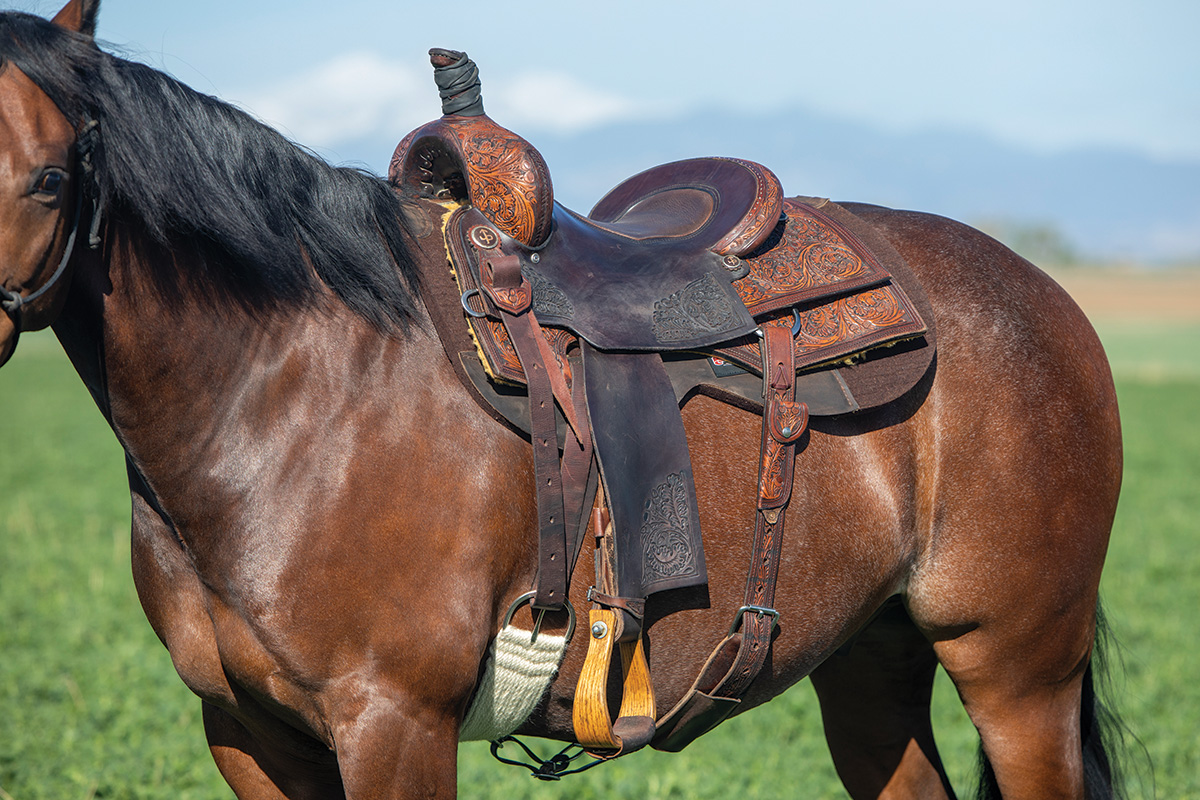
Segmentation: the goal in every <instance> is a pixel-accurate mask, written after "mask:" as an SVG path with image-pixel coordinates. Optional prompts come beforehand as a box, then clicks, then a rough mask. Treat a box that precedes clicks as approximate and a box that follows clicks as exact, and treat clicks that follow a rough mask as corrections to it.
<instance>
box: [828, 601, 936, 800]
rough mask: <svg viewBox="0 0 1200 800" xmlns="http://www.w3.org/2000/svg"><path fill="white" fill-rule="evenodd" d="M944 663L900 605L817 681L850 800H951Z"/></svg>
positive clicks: (835, 760) (834, 660) (833, 751)
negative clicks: (939, 741) (940, 745)
mask: <svg viewBox="0 0 1200 800" xmlns="http://www.w3.org/2000/svg"><path fill="white" fill-rule="evenodd" d="M936 671H937V658H936V656H935V655H934V652H933V648H932V646H930V643H929V640H928V639H926V638H925V636H924V635H923V634H922V633H921V632H920V631H919V630H917V628H916V626H915V625H913V623H912V620H911V619H909V617H908V613H907V612H906V611H905V610H904V608H903V606H901V605H900V604H899V603H888V604H887V605H886V606H885V607H884V610H883V611H882V612H881V613H880V614H879V616H878V617H876V618H875V619H874V620H873V621H872V622H871V623H870V624H869V625H867V627H866V628H864V629H863V630H862V631H861V632H860V633H859V634H858V635H857V636H856V638H855V639H854V641H853V644H852V646H851V647H850V649H849V651H848V652H846V653H844V654H842V653H839V654H836V655H834V656H832V657H830V658H829V659H828V660H827V661H825V663H823V664H822V665H821V666H819V667H817V669H816V670H815V671H814V672H813V673H812V676H811V677H812V683H813V687H814V688H815V689H816V690H817V697H818V699H819V700H820V701H821V718H822V720H823V721H824V723H825V739H826V741H827V742H828V743H829V752H830V754H831V755H832V756H833V763H834V767H836V768H837V772H838V775H839V776H840V777H841V779H842V783H843V784H844V785H845V787H846V791H848V792H849V793H850V796H851V797H854V798H856V800H857V798H939V797H940V798H951V797H953V796H954V792H953V790H952V789H951V788H950V782H949V780H948V779H947V777H946V772H945V770H944V769H943V767H942V760H941V757H940V756H939V755H938V752H937V747H936V746H935V745H934V741H933V728H932V727H931V726H930V721H929V700H930V696H931V695H932V692H933V676H934V673H935V672H936Z"/></svg>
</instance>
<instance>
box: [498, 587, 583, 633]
mask: <svg viewBox="0 0 1200 800" xmlns="http://www.w3.org/2000/svg"><path fill="white" fill-rule="evenodd" d="M536 596H537V592H526V593H525V594H523V595H521V596H520V597H518V598H517V599H516V600H513V602H512V605H511V606H509V607H508V613H507V614H505V615H504V624H503V625H501V626H500V627H502V628H507V627H508V625H509V623H510V622H512V618H513V614H516V613H517V609H518V608H520V607H521V606H523V605H525V604H526V603H528V602H530V601H531V600H533V598H534V597H536ZM563 607H564V608H563V609H561V610H565V611H566V612H567V637H566V638H567V641H568V642H569V641H571V637H572V636H574V635H575V606H573V605H571V602H570V601H569V600H568V601H567V602H565V603H563ZM534 610H535V611H537V612H538V615H537V620H536V621H535V622H534V625H533V636H532V637H530V641H534V642H536V641H537V636H538V632H539V631H540V630H541V629H542V618H543V617H545V616H546V611H548V610H549V609H545V608H537V609H534Z"/></svg>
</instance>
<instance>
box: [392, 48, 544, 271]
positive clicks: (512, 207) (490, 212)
mask: <svg viewBox="0 0 1200 800" xmlns="http://www.w3.org/2000/svg"><path fill="white" fill-rule="evenodd" d="M430 61H431V62H432V63H433V65H434V79H435V81H436V82H437V84H438V91H439V93H440V94H441V97H442V110H443V112H445V113H444V115H443V116H442V118H441V119H438V120H434V121H433V122H430V123H428V124H427V125H423V126H421V127H420V128H417V129H416V130H415V131H413V132H412V133H410V134H409V135H408V136H406V137H404V140H403V141H402V142H400V145H399V146H398V147H397V148H396V152H395V154H394V155H393V156H392V163H391V168H390V169H389V170H388V178H389V179H390V180H391V182H392V185H393V186H395V187H396V188H398V189H401V190H404V191H410V192H413V193H416V194H421V195H424V196H426V197H436V198H442V199H447V200H456V201H458V202H460V203H469V204H470V205H472V206H474V207H475V208H478V209H479V210H480V211H481V212H482V213H483V215H484V216H485V217H487V218H488V220H489V221H490V222H492V223H493V224H494V225H495V226H496V227H497V228H499V229H500V230H502V231H503V232H504V233H506V234H508V235H509V236H511V237H512V238H514V239H516V240H517V241H519V242H521V243H522V244H525V245H527V246H529V247H537V246H539V245H541V244H542V243H543V242H545V241H546V237H548V236H549V235H550V230H551V228H552V227H553V212H554V187H553V185H552V184H551V182H550V170H549V169H548V168H547V167H546V161H545V159H543V158H542V155H541V153H539V152H538V151H537V150H536V149H535V148H534V146H533V145H531V144H530V143H529V142H527V141H526V140H525V139H523V138H521V137H520V136H518V135H517V134H515V133H513V132H512V131H510V130H508V129H507V128H503V127H501V126H499V125H497V124H496V123H495V122H493V121H492V119H491V118H490V117H488V116H487V115H486V114H484V113H483V99H482V96H481V94H480V89H479V77H478V75H479V72H478V69H476V67H475V63H474V62H473V61H471V59H469V58H467V55H466V53H459V52H457V51H454V50H439V49H435V50H431V51H430Z"/></svg>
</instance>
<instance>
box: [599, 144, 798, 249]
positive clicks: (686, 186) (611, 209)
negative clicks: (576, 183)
mask: <svg viewBox="0 0 1200 800" xmlns="http://www.w3.org/2000/svg"><path fill="white" fill-rule="evenodd" d="M703 195H707V196H708V197H707V199H705V198H704V197H703ZM782 206H783V189H782V188H781V187H780V185H779V179H778V178H776V177H775V174H774V173H773V172H771V170H769V169H767V168H766V167H764V166H763V165H761V164H756V163H754V162H753V161H743V160H742V159H738V158H693V159H688V160H686V161H675V162H673V163H670V164H662V165H660V166H657V167H653V168H652V169H648V170H646V171H645V172H642V173H639V174H637V175H634V176H633V177H632V178H629V179H628V180H626V181H624V182H622V183H621V184H619V185H618V186H616V187H615V188H614V189H613V190H612V191H610V192H609V193H608V194H606V195H605V196H604V197H603V198H601V200H600V202H599V203H597V204H596V206H595V208H593V209H592V211H591V213H590V214H588V217H590V218H591V219H593V220H595V221H596V222H599V223H604V227H606V228H608V229H610V230H613V231H615V232H618V233H621V234H623V235H625V236H628V237H630V238H651V237H663V236H671V237H680V238H682V237H687V238H689V239H690V240H692V243H693V244H694V245H695V246H696V247H697V248H703V249H708V250H712V251H713V252H714V253H717V254H719V255H722V256H724V255H735V256H736V255H742V254H744V253H748V252H750V251H751V250H753V249H754V248H755V247H757V246H758V245H759V244H761V243H762V242H763V240H764V239H766V238H767V237H768V236H769V235H770V234H771V231H772V230H773V229H774V228H775V225H776V223H777V222H778V221H779V215H780V212H781V211H782Z"/></svg>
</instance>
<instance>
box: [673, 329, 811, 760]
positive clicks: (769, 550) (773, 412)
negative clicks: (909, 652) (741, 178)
mask: <svg viewBox="0 0 1200 800" xmlns="http://www.w3.org/2000/svg"><path fill="white" fill-rule="evenodd" d="M762 350H763V354H762V362H763V363H764V364H765V365H766V366H767V373H766V375H765V376H764V378H763V383H764V394H765V399H766V405H767V408H766V413H765V414H764V415H763V427H762V444H761V450H760V461H759V476H758V514H757V515H756V519H755V527H754V545H753V548H752V550H751V556H750V571H749V574H748V576H747V579H746V591H745V599H744V602H743V607H744V608H746V609H747V610H745V611H743V612H742V615H741V620H740V630H738V631H736V632H731V634H730V635H729V636H728V637H726V638H725V639H724V640H723V641H722V642H721V643H720V644H719V645H717V648H716V650H714V651H713V654H712V655H711V656H710V657H709V660H708V663H707V664H706V665H705V669H704V670H702V672H701V675H700V677H699V678H698V679H697V681H696V683H695V684H694V685H693V687H692V689H691V691H689V692H688V693H687V695H685V696H684V699H683V700H682V701H680V703H679V704H678V705H676V706H675V708H673V709H671V711H669V712H668V713H667V714H666V715H665V716H664V717H663V719H662V720H660V722H659V725H658V730H659V732H658V734H656V737H655V740H654V741H653V742H652V745H653V746H654V747H655V748H657V749H660V750H669V751H678V750H681V749H683V748H684V747H686V746H687V745H688V744H689V743H690V742H691V741H693V740H694V739H695V738H696V737H698V736H700V735H701V734H703V733H706V732H707V731H709V730H711V729H712V728H713V727H715V726H716V725H718V724H720V723H721V722H722V721H723V720H724V719H725V718H726V716H728V715H729V714H730V713H732V712H733V710H734V709H735V708H736V703H735V702H734V701H740V700H741V698H742V697H743V696H744V695H745V694H746V692H747V691H748V690H749V688H750V686H751V684H753V682H754V679H755V678H756V677H758V674H759V672H761V671H762V668H763V665H764V664H765V663H766V660H767V656H768V654H769V653H770V650H771V634H772V632H773V630H774V628H775V623H776V619H777V617H776V615H775V614H774V613H773V612H774V604H775V583H776V579H777V577H778V574H779V554H780V550H781V547H782V542H783V528H784V517H785V513H786V509H787V504H788V501H789V500H790V499H791V494H792V478H793V472H794V467H795V454H796V442H797V441H798V440H799V439H800V436H801V435H802V434H803V432H804V429H805V426H806V425H807V422H808V409H807V408H806V407H805V406H804V404H803V403H796V398H795V368H794V362H793V354H794V351H793V349H792V347H791V341H790V336H789V332H788V331H785V330H782V329H778V328H776V329H768V330H766V331H764V337H763V342H762ZM781 421H782V422H785V423H787V424H783V425H782V426H781V425H780V422H781ZM793 425H794V426H795V427H792V426H793ZM764 610H769V611H770V612H771V613H764ZM735 624H737V623H735ZM731 653H732V654H733V657H732V660H731V659H730V654H731ZM726 664H728V667H727V669H726V671H725V673H724V675H723V676H721V678H720V679H719V680H717V681H716V682H715V683H712V682H711V681H712V680H713V678H714V677H715V676H716V675H717V674H719V672H720V669H721V668H724V667H725V665H726ZM722 701H723V702H722Z"/></svg>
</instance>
